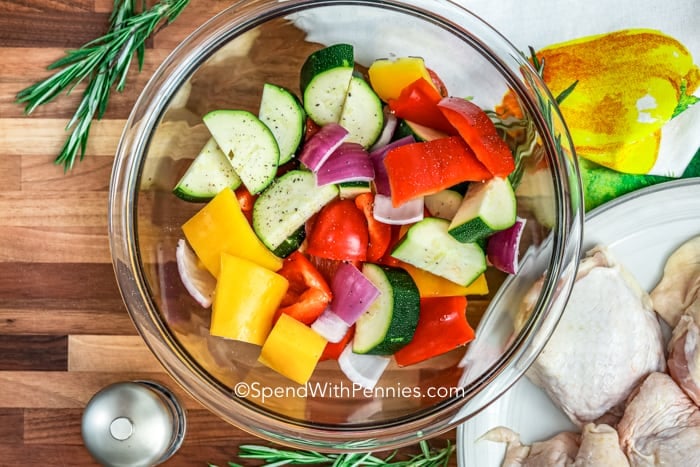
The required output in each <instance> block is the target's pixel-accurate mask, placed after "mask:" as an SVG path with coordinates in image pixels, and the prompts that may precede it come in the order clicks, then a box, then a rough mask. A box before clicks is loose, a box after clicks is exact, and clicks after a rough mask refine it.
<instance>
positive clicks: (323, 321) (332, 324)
mask: <svg viewBox="0 0 700 467" xmlns="http://www.w3.org/2000/svg"><path fill="white" fill-rule="evenodd" d="M311 329H313V330H314V331H316V333H318V335H319V336H321V337H323V338H324V339H326V340H327V341H328V342H332V343H334V344H335V343H337V342H340V341H341V340H343V337H345V334H346V333H347V332H348V329H350V326H349V325H348V323H346V322H345V321H343V320H342V319H341V318H340V317H339V316H338V315H336V314H335V313H333V312H332V311H331V310H329V309H326V311H324V312H323V313H321V316H319V317H318V318H316V321H314V322H313V324H311Z"/></svg>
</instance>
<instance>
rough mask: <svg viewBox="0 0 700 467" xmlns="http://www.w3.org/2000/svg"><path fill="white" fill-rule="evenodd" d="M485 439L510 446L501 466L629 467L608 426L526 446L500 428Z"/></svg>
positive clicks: (614, 435)
mask: <svg viewBox="0 0 700 467" xmlns="http://www.w3.org/2000/svg"><path fill="white" fill-rule="evenodd" d="M484 439H487V440H490V441H498V442H502V443H508V447H507V448H506V456H505V459H504V461H503V464H501V465H502V467H540V466H541V467H550V466H566V467H629V463H628V462H627V458H626V457H625V455H624V453H623V452H622V449H621V448H620V444H619V440H618V437H617V432H616V431H615V429H614V428H612V427H611V426H609V425H595V424H593V423H589V424H588V425H586V426H585V427H584V428H583V432H582V433H581V434H578V433H572V432H570V431H565V432H562V433H559V434H557V435H555V436H554V437H552V438H550V439H548V440H546V441H539V442H536V443H533V444H532V446H527V445H523V444H522V443H521V442H520V436H519V435H518V434H517V433H515V432H514V431H513V430H510V429H508V428H504V427H499V428H494V429H493V430H490V431H489V432H488V433H486V434H485V435H484Z"/></svg>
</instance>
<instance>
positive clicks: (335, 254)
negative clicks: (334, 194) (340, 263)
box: [306, 199, 369, 261]
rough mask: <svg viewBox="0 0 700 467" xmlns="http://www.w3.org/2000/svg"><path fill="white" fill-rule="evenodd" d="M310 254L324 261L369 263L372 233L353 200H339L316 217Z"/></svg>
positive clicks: (308, 250) (311, 237)
mask: <svg viewBox="0 0 700 467" xmlns="http://www.w3.org/2000/svg"><path fill="white" fill-rule="evenodd" d="M310 230H311V231H310V232H309V235H308V236H307V240H308V246H307V248H306V251H307V252H308V253H309V254H310V255H314V256H320V257H321V258H328V259H338V260H345V261H354V260H356V261H365V260H366V259H367V247H368V245H369V231H368V228H367V220H366V219H365V215H364V214H363V213H362V211H360V210H359V209H358V208H357V206H355V202H354V201H353V200H351V199H336V200H334V201H331V202H330V203H328V204H327V205H325V206H324V207H323V208H322V209H321V211H319V213H318V214H317V215H316V218H315V220H314V221H313V225H312V226H311V229H310Z"/></svg>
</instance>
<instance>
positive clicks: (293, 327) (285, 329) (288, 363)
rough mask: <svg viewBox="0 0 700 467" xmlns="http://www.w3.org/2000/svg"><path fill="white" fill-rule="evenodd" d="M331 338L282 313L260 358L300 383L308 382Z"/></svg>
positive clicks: (266, 364) (260, 360) (264, 363)
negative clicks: (325, 337)
mask: <svg viewBox="0 0 700 467" xmlns="http://www.w3.org/2000/svg"><path fill="white" fill-rule="evenodd" d="M326 344H327V341H326V339H324V338H323V337H321V336H319V335H318V334H316V331H314V330H312V329H311V328H310V327H308V326H307V325H305V324H303V323H301V322H300V321H297V320H295V319H294V318H292V317H291V316H289V315H287V314H282V315H280V317H279V319H278V320H277V323H275V326H274V327H273V328H272V331H271V332H270V335H269V336H268V337H267V340H266V341H265V344H264V345H263V347H262V350H261V351H260V356H259V357H258V361H259V362H260V363H262V364H263V365H265V366H268V367H270V368H272V369H273V370H275V371H276V372H278V373H280V374H282V375H284V376H286V377H287V378H289V379H291V380H292V381H295V382H297V383H299V384H306V383H307V382H308V381H309V378H311V374H312V373H313V372H314V369H315V368H316V364H317V363H318V360H319V359H320V358H321V354H322V353H323V349H324V348H325V347H326Z"/></svg>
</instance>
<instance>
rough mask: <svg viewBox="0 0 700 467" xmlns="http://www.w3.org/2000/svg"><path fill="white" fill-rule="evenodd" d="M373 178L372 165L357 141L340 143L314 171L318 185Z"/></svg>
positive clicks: (365, 180)
mask: <svg viewBox="0 0 700 467" xmlns="http://www.w3.org/2000/svg"><path fill="white" fill-rule="evenodd" d="M373 179H374V166H373V165H372V161H370V159H369V154H368V153H367V151H366V150H365V149H364V148H363V147H362V146H361V145H360V144H358V143H342V144H341V145H340V146H338V148H336V150H335V151H333V153H332V154H331V155H330V156H329V157H328V158H327V159H326V161H325V162H324V163H323V164H322V165H321V166H320V167H319V168H318V170H317V171H316V184H317V185H318V186H323V185H328V184H331V183H340V182H350V181H364V182H369V181H371V180H373Z"/></svg>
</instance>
